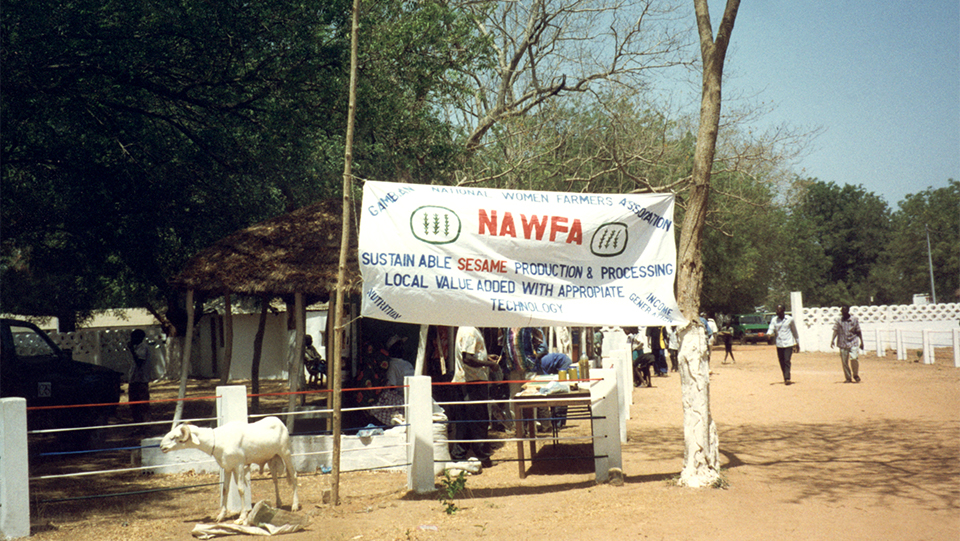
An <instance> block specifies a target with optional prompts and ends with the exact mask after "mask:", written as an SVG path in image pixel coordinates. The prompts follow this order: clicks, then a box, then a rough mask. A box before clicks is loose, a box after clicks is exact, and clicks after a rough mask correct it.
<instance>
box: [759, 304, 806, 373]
mask: <svg viewBox="0 0 960 541" xmlns="http://www.w3.org/2000/svg"><path fill="white" fill-rule="evenodd" d="M767 334H772V335H774V336H776V337H777V359H778V360H779V361H780V371H781V372H783V384H784V385H790V384H791V383H793V382H792V381H790V358H791V357H792V356H793V354H794V353H799V352H800V345H799V344H798V343H797V341H798V340H800V335H799V334H798V333H797V324H796V323H794V321H793V317H792V316H788V315H786V309H785V308H784V307H783V305H782V304H778V305H777V315H776V316H774V317H773V319H771V320H770V328H768V329H767Z"/></svg>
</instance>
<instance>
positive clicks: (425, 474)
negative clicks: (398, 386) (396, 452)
mask: <svg viewBox="0 0 960 541" xmlns="http://www.w3.org/2000/svg"><path fill="white" fill-rule="evenodd" d="M403 384H404V385H405V387H404V395H405V396H404V401H405V402H406V403H407V411H406V416H407V462H408V463H409V464H410V465H409V466H407V488H408V489H410V490H413V491H415V492H416V493H417V494H425V493H427V492H432V491H433V490H435V487H434V485H433V477H434V475H435V473H434V471H435V470H434V466H433V445H434V443H433V402H432V400H431V398H432V396H433V393H432V392H431V388H430V384H431V380H430V376H406V377H405V378H403Z"/></svg>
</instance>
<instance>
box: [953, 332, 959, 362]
mask: <svg viewBox="0 0 960 541" xmlns="http://www.w3.org/2000/svg"><path fill="white" fill-rule="evenodd" d="M953 366H954V367H955V368H960V329H954V330H953Z"/></svg>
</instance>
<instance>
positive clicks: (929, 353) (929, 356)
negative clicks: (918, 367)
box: [923, 329, 933, 364]
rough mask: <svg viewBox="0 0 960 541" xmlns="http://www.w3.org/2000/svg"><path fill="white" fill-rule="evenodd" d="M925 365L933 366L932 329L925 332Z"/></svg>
mask: <svg viewBox="0 0 960 541" xmlns="http://www.w3.org/2000/svg"><path fill="white" fill-rule="evenodd" d="M923 364H933V343H931V342H930V329H926V330H924V331H923Z"/></svg>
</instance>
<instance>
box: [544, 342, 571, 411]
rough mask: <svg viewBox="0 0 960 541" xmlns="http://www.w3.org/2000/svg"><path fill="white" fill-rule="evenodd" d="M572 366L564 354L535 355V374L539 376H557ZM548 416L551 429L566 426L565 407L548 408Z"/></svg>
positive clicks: (569, 359)
mask: <svg viewBox="0 0 960 541" xmlns="http://www.w3.org/2000/svg"><path fill="white" fill-rule="evenodd" d="M571 366H573V359H571V358H570V357H569V356H567V355H566V354H564V353H546V352H540V353H538V354H537V373H538V374H540V375H544V376H545V375H550V374H557V373H559V372H560V371H561V370H569V369H570V367H571ZM550 411H551V413H550V416H551V417H553V421H552V422H553V427H554V428H555V429H559V428H562V427H564V426H566V424H567V407H566V406H558V407H555V408H550Z"/></svg>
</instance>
